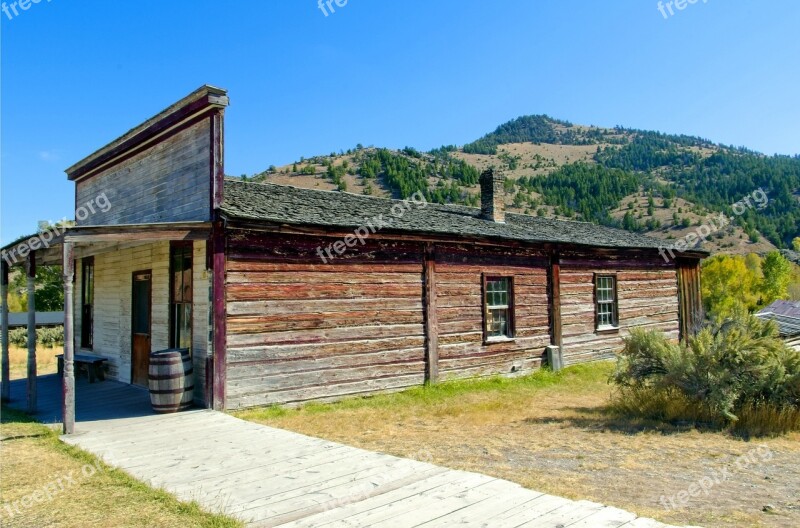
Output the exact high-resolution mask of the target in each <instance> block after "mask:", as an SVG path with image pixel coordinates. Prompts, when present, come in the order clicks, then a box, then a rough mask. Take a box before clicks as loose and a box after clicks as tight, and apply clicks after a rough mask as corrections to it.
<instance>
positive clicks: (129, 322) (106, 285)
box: [0, 222, 213, 434]
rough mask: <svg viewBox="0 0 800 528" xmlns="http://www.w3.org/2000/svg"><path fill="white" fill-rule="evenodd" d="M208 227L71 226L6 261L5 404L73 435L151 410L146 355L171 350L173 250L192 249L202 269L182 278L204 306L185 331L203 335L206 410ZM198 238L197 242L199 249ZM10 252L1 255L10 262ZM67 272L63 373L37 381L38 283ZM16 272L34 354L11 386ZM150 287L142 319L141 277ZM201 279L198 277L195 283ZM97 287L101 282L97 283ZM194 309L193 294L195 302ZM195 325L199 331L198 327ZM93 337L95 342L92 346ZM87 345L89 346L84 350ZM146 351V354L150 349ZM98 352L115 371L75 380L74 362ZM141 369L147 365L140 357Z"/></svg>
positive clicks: (198, 375) (200, 393)
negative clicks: (139, 328)
mask: <svg viewBox="0 0 800 528" xmlns="http://www.w3.org/2000/svg"><path fill="white" fill-rule="evenodd" d="M210 233H211V230H210V225H209V224H207V223H199V222H198V223H194V222H192V223H182V224H149V225H136V226H106V227H74V228H69V229H66V230H64V231H63V232H62V233H60V234H59V235H58V236H57V237H53V239H52V240H49V241H48V242H49V243H48V245H47V246H46V247H43V246H41V245H40V246H39V247H36V248H34V249H33V250H31V251H29V252H27V254H26V255H24V258H18V259H16V260H15V259H5V258H4V259H3V261H2V265H3V269H2V292H0V297H1V298H2V299H0V300H2V309H0V315H2V334H3V339H2V399H3V401H4V403H7V404H8V405H9V406H10V407H11V408H14V409H19V410H21V411H24V412H26V413H28V414H30V415H31V416H33V417H35V418H36V419H38V420H40V421H43V422H45V423H59V422H60V423H63V430H64V432H65V433H67V434H69V433H72V432H74V431H75V423H76V422H94V421H98V420H108V419H112V418H124V417H133V416H142V415H149V414H153V411H152V408H151V406H150V401H149V394H148V391H147V388H146V385H147V359H146V358H147V356H148V355H149V352H151V351H155V350H161V349H165V348H171V347H170V346H168V341H169V340H170V339H171V337H170V332H171V329H170V320H171V319H170V318H171V316H172V314H171V313H170V309H171V303H172V293H171V291H172V290H173V289H174V285H173V281H172V278H171V273H172V269H171V267H170V259H171V251H170V250H171V248H172V247H173V245H174V244H178V245H180V246H181V247H187V248H189V250H188V251H189V257H188V258H189V261H190V262H194V263H196V267H195V266H194V265H193V266H191V267H190V268H189V269H186V270H182V271H181V273H184V274H188V276H189V282H188V284H189V285H190V286H189V289H193V288H195V287H196V288H197V292H196V293H194V297H195V298H197V299H198V300H199V302H200V304H202V307H200V309H197V308H196V307H195V306H194V304H192V305H191V308H190V309H189V310H190V311H189V313H190V317H189V322H188V324H187V325H186V326H187V327H188V332H190V336H191V334H192V333H194V334H196V337H195V339H194V343H195V344H196V346H191V352H192V355H193V361H195V364H196V367H195V374H194V375H195V385H196V386H197V385H199V387H197V390H196V392H195V403H196V404H199V405H201V406H205V404H206V400H205V395H206V391H207V374H210V373H211V372H213V371H211V369H210V368H207V363H210V358H209V357H208V354H207V350H208V348H209V347H208V346H207V335H208V314H207V311H206V306H207V299H208V298H209V296H210V288H209V281H208V280H206V278H207V275H208V274H207V272H206V269H207V260H208V259H207V258H206V242H207V241H208V239H209V237H210ZM41 235H42V234H41V233H40V234H38V235H34V236H32V237H26V238H25V239H21V240H20V241H17V242H16V243H14V244H12V245H10V246H7V247H6V248H4V250H7V248H11V247H12V246H14V247H16V246H18V245H19V244H25V245H26V247H29V248H32V247H33V246H34V245H35V244H33V243H31V241H32V240H34V239H40V238H41ZM195 242H198V243H195ZM5 256H6V255H5V252H4V257H5ZM86 262H89V263H91V266H90V269H91V271H90V273H91V275H90V277H91V280H92V283H91V286H90V287H87V286H86V285H85V284H84V281H86V280H87V273H86V267H85V266H84V265H83V264H84V263H86ZM43 265H46V266H60V267H61V268H62V270H63V277H64V355H63V376H62V375H58V374H55V375H44V376H42V375H40V372H39V369H37V359H36V352H37V350H36V349H37V342H36V332H35V327H36V319H35V317H36V316H35V297H36V288H35V279H36V268H37V266H43ZM14 266H19V267H21V268H24V271H25V273H26V275H27V285H28V288H27V294H28V328H29V330H28V345H27V348H28V354H27V369H26V377H25V379H19V380H14V381H12V380H11V379H10V373H9V370H10V369H9V340H8V283H9V281H8V278H9V273H10V271H11V270H12V269H13V267H14ZM131 271H134V272H140V273H138V274H141V273H145V272H146V273H147V275H145V276H146V277H147V279H148V281H149V284H148V287H149V292H148V293H146V294H143V295H142V296H141V297H142V298H143V299H144V300H145V304H146V306H145V307H144V309H145V310H146V317H144V318H142V317H138V319H137V314H136V310H137V307H136V303H135V298H136V295H137V291H138V290H142V288H140V287H139V288H137V283H136V280H137V275H138V274H137V273H133V274H132V273H131ZM192 279H194V280H192ZM95 282H96V284H95ZM86 291H90V292H91V296H92V302H91V304H90V305H88V306H87V304H86V301H85V299H84V298H82V296H83V295H85V293H84V292H86ZM188 298H189V302H190V303H191V302H192V301H191V299H192V295H191V294H189V296H188ZM140 319H141V320H144V322H145V323H146V327H147V329H146V334H147V335H146V336H145V339H144V340H142V339H141V336H138V335H137V333H136V325H137V321H138V320H140ZM195 326H196V327H197V328H195ZM87 336H88V341H87ZM137 338H138V339H139V341H140V342H141V341H143V345H144V346H141V347H140V349H141V351H144V352H141V351H140V353H139V357H140V358H141V357H142V355H144V358H145V360H144V364H143V365H142V364H138V365H136V364H134V362H135V361H136V357H137V356H136V354H133V353H132V352H133V351H132V348H133V347H134V346H135V344H136V342H137V341H136V339H137ZM87 343H88V346H87ZM145 349H146V351H145ZM85 354H92V355H96V356H102V357H104V358H107V359H108V361H107V362H106V366H107V367H108V371H109V374H108V376H107V379H106V380H104V381H100V380H97V381H95V382H94V383H90V382H89V380H88V379H86V378H84V377H79V376H77V364H76V362H75V359H76V356H78V357H79V358H80V356H79V355H85ZM140 363H141V361H140Z"/></svg>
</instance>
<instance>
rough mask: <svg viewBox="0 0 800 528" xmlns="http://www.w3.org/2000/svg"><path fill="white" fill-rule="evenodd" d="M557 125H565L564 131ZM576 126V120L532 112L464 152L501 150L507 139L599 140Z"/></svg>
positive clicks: (580, 142) (570, 142) (575, 142)
mask: <svg viewBox="0 0 800 528" xmlns="http://www.w3.org/2000/svg"><path fill="white" fill-rule="evenodd" d="M556 125H561V126H562V127H565V128H566V130H565V131H560V130H558V129H557V128H556ZM571 128H572V123H569V122H567V121H558V120H556V119H553V118H551V117H549V116H546V115H532V116H523V117H518V118H517V119H514V120H512V121H509V122H508V123H504V124H502V125H500V126H499V127H497V129H496V130H495V131H494V132H492V133H490V134H486V135H485V136H483V137H482V138H480V139H479V140H477V141H474V142H472V143H469V144H467V145H464V152H466V153H468V154H491V155H495V154H497V147H498V145H505V144H507V143H550V144H553V145H559V144H560V145H584V144H592V143H593V142H595V141H596V140H595V139H593V138H589V137H585V136H581V135H580V134H578V133H576V132H575V131H573V130H570V129H571Z"/></svg>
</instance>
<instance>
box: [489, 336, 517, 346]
mask: <svg viewBox="0 0 800 528" xmlns="http://www.w3.org/2000/svg"><path fill="white" fill-rule="evenodd" d="M515 341H516V339H514V338H513V337H489V338H486V339H484V340H483V344H484V345H496V344H498V343H514V342H515Z"/></svg>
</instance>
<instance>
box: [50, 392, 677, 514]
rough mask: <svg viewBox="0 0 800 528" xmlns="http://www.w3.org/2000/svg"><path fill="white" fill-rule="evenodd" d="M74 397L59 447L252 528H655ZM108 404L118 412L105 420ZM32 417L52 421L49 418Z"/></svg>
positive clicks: (481, 480) (293, 442)
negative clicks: (69, 429) (72, 425)
mask: <svg viewBox="0 0 800 528" xmlns="http://www.w3.org/2000/svg"><path fill="white" fill-rule="evenodd" d="M105 391H107V392H105ZM77 392H78V405H79V411H78V420H79V422H78V424H77V426H76V431H77V434H75V435H73V436H70V437H63V440H64V441H65V442H67V443H69V444H73V445H76V446H78V447H80V448H82V449H84V450H86V451H89V452H91V453H94V454H95V455H97V456H99V457H101V458H103V459H104V460H105V461H106V462H108V463H109V464H111V465H114V466H116V467H119V468H121V469H123V470H125V471H126V472H128V473H129V474H131V475H132V476H134V477H136V478H138V479H140V480H142V481H144V482H147V483H148V484H150V485H151V486H154V487H159V488H163V489H165V490H167V491H169V492H171V493H173V494H175V495H176V496H177V497H178V498H180V499H182V500H196V501H197V502H198V503H200V504H201V505H202V506H203V507H204V508H205V509H207V510H209V511H215V512H220V513H226V514H229V515H232V516H235V517H238V518H240V519H242V520H244V521H246V522H248V523H249V524H251V525H252V526H264V527H271V526H281V527H298V528H299V527H308V528H311V527H314V528H316V527H323V526H324V527H367V526H370V527H371V526H375V527H387V528H388V527H391V528H402V527H409V528H410V527H416V526H424V527H439V526H453V525H461V526H474V527H484V526H485V527H491V528H495V527H498V528H515V527H521V526H536V527H548V526H549V527H567V526H569V527H575V528H578V527H583V528H599V527H625V528H636V527H641V528H644V527H648V528H649V527H663V526H665V525H663V524H661V523H658V522H656V521H653V520H650V519H642V518H637V517H636V515H634V514H632V513H628V512H625V511H623V510H619V509H616V508H610V507H606V506H603V505H601V504H596V503H592V502H587V501H572V500H567V499H564V498H561V497H555V496H552V495H546V494H543V493H539V492H536V491H532V490H528V489H525V488H522V487H521V486H519V485H517V484H514V483H511V482H508V481H504V480H500V479H496V478H493V477H489V476H485V475H479V474H475V473H467V472H463V471H454V470H450V469H445V468H441V467H437V466H434V465H431V464H426V463H423V462H416V461H412V460H407V459H402V458H397V457H393V456H389V455H383V454H378V453H374V452H370V451H365V450H362V449H356V448H353V447H348V446H344V445H341V444H336V443H333V442H328V441H325V440H321V439H317V438H310V437H307V436H303V435H299V434H296V433H292V432H289V431H283V430H280V429H274V428H270V427H266V426H262V425H258V424H254V423H250V422H245V421H242V420H239V419H237V418H234V417H232V416H229V415H226V414H222V413H217V412H213V411H206V410H194V411H188V412H185V413H180V414H176V415H166V416H158V415H153V414H151V413H148V412H146V409H143V408H142V407H141V402H142V396H143V395H144V396H145V397H146V396H147V393H146V392H144V391H140V390H139V389H133V388H131V387H129V386H126V385H121V384H115V383H113V382H104V383H100V384H93V385H89V384H86V383H82V384H81V385H80V386H79V388H78V391H77ZM40 393H41V396H44V395H45V393H44V392H43V391H42V390H40ZM81 393H83V398H82V397H81ZM92 393H94V394H101V393H103V394H104V397H105V398H106V400H105V401H106V402H108V403H109V404H110V407H112V409H107V410H106V411H102V410H101V407H104V405H103V401H102V400H100V399H97V398H94V397H91V395H92ZM112 393H116V395H114V394H112ZM143 401H144V402H146V401H147V400H146V399H144V400H143ZM126 402H127V403H126ZM42 403H44V402H42ZM118 405H121V406H122V407H121V408H122V410H123V411H124V412H121V414H120V415H119V416H117V417H111V414H112V411H113V407H116V406H118ZM81 406H83V407H84V408H83V410H81V409H80V407H81ZM145 407H146V406H145ZM40 414H41V415H42V416H50V417H52V414H53V409H50V410H49V411H47V412H42V413H40Z"/></svg>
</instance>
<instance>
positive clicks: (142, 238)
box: [0, 222, 211, 267]
mask: <svg viewBox="0 0 800 528" xmlns="http://www.w3.org/2000/svg"><path fill="white" fill-rule="evenodd" d="M210 234H211V224H210V223H208V222H181V223H163V224H131V225H105V226H81V227H54V228H53V229H52V230H50V231H42V232H39V233H34V234H32V235H27V236H24V237H20V238H18V239H17V240H15V241H14V242H11V243H10V244H7V245H5V246H3V247H2V248H0V252H1V253H2V259H3V260H4V261H5V262H6V263H7V264H8V266H9V267H14V266H24V265H25V256H27V254H28V253H30V250H34V251H35V252H36V262H37V264H39V265H44V266H54V265H55V266H60V265H61V264H62V258H63V257H62V246H63V244H64V242H65V241H66V242H73V243H74V244H75V245H76V246H78V247H79V248H81V250H80V251H79V254H78V255H77V256H78V257H81V256H88V255H91V254H93V253H94V252H95V251H103V252H107V251H109V250H111V251H113V250H114V249H116V248H120V247H122V245H123V244H139V243H147V242H157V241H163V240H207V239H208V237H209V236H210ZM22 248H24V249H22ZM21 249H22V250H21Z"/></svg>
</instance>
